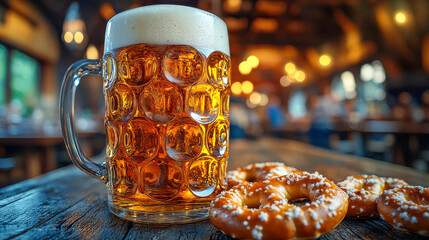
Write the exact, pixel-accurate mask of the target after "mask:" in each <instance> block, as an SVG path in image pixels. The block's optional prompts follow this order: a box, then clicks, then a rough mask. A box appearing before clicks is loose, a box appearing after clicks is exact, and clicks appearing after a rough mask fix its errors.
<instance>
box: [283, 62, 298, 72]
mask: <svg viewBox="0 0 429 240" xmlns="http://www.w3.org/2000/svg"><path fill="white" fill-rule="evenodd" d="M295 70H296V66H295V64H293V63H291V62H288V63H286V64H285V72H286V73H287V74H289V75H292V74H293V73H294V72H295Z"/></svg>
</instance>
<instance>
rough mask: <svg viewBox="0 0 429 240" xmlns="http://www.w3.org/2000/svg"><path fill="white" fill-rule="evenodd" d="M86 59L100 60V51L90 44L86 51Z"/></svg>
mask: <svg viewBox="0 0 429 240" xmlns="http://www.w3.org/2000/svg"><path fill="white" fill-rule="evenodd" d="M86 58H88V59H98V58H99V56H98V50H97V48H96V47H95V46H94V45H93V44H90V45H89V46H88V48H87V49H86Z"/></svg>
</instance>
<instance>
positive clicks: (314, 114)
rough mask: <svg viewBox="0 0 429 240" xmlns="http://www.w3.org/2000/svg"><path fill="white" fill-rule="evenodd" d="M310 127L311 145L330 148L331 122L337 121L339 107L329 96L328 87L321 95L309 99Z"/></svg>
mask: <svg viewBox="0 0 429 240" xmlns="http://www.w3.org/2000/svg"><path fill="white" fill-rule="evenodd" d="M309 107H310V111H309V113H310V114H311V125H310V129H309V131H308V137H309V141H310V143H311V144H312V145H315V146H318V147H323V148H331V147H330V144H329V140H330V136H331V134H332V124H333V121H334V120H336V119H338V116H339V112H340V105H339V103H338V102H337V101H335V99H333V98H332V96H331V91H330V87H329V86H325V87H324V88H323V95H321V96H318V95H313V96H312V97H311V98H310V106H309Z"/></svg>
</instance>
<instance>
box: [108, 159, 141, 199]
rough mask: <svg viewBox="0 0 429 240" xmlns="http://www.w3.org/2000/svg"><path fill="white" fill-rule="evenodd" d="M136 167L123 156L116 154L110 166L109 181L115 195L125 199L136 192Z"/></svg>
mask: <svg viewBox="0 0 429 240" xmlns="http://www.w3.org/2000/svg"><path fill="white" fill-rule="evenodd" d="M137 174H138V171H137V167H136V166H135V165H134V164H133V163H132V162H131V161H130V160H129V159H127V158H126V157H125V156H123V155H121V154H118V155H116V156H115V157H113V159H112V161H111V166H110V175H109V178H110V181H109V184H111V186H112V190H113V192H114V193H115V194H117V195H119V196H122V197H126V196H130V195H132V194H134V193H135V192H136V190H137Z"/></svg>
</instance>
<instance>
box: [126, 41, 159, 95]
mask: <svg viewBox="0 0 429 240" xmlns="http://www.w3.org/2000/svg"><path fill="white" fill-rule="evenodd" d="M157 57H158V54H157V51H156V50H154V49H151V48H149V47H148V46H147V45H146V44H138V45H135V46H133V47H132V48H130V49H127V50H126V51H121V52H120V53H119V56H118V65H119V66H118V68H119V70H118V72H119V76H120V77H121V78H122V80H123V81H124V82H126V83H127V84H129V85H131V86H141V85H144V84H147V83H148V82H149V81H150V80H151V79H152V78H153V77H154V76H155V74H156V71H157Z"/></svg>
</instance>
